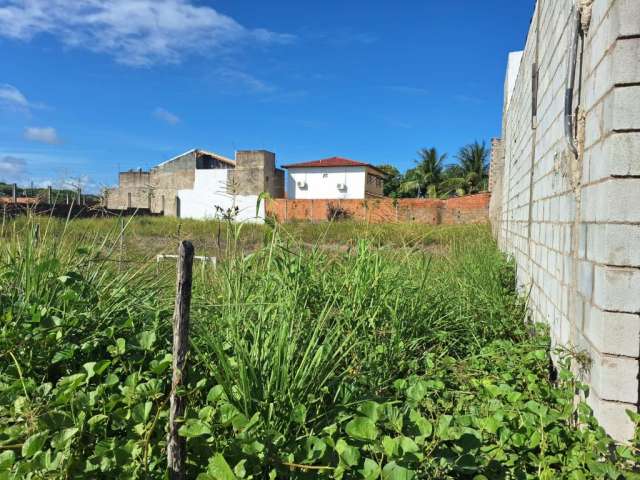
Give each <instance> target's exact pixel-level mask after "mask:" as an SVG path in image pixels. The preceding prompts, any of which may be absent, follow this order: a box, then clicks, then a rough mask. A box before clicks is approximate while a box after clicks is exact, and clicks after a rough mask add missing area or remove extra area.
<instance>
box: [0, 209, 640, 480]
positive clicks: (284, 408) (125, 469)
mask: <svg viewBox="0 0 640 480" xmlns="http://www.w3.org/2000/svg"><path fill="white" fill-rule="evenodd" d="M36 220H37V221H38V222H39V223H40V238H39V240H38V241H37V242H36V240H35V236H34V229H35V225H34V219H24V218H22V219H18V220H17V221H16V222H10V223H6V224H5V225H4V226H3V229H2V232H1V234H0V235H1V236H2V244H1V245H0V329H1V330H0V358H1V359H2V360H1V361H0V479H5V478H6V479H13V478H15V479H18V478H56V479H58V478H86V479H89V478H91V479H93V478H123V479H124V478H154V479H156V478H157V479H160V478H164V473H165V472H164V469H165V464H166V460H165V457H164V455H165V452H164V450H163V449H164V447H165V446H166V428H167V417H168V405H167V400H168V395H169V390H170V375H171V372H170V362H171V356H170V348H171V312H172V308H173V307H172V302H173V295H174V288H175V287H174V285H175V284H174V282H175V278H174V276H175V269H174V267H173V266H172V265H171V264H169V263H167V264H163V265H162V267H161V268H157V267H156V265H155V263H154V262H153V255H154V254H155V253H160V252H165V253H166V252H170V251H172V250H175V248H176V247H177V240H178V238H181V237H188V238H192V239H193V240H194V242H195V243H196V246H197V249H198V253H199V254H202V253H208V254H215V255H217V256H219V257H220V259H221V261H220V263H219V266H218V269H217V270H212V269H210V268H202V269H197V270H196V272H197V275H196V277H195V279H194V298H193V304H192V315H191V323H192V335H191V353H190V355H189V358H188V362H189V365H190V367H189V373H188V378H187V380H188V383H187V386H186V388H185V390H184V391H182V392H181V394H183V395H185V396H186V398H187V404H188V409H187V413H186V418H185V419H184V425H183V427H182V429H181V433H182V435H183V436H184V437H186V438H187V445H188V458H189V466H188V468H189V478H196V477H198V478H199V479H200V480H206V479H224V480H226V479H233V478H246V479H249V478H253V479H262V478H295V479H302V478H345V479H346V478H362V479H376V478H383V479H410V478H444V479H447V478H451V479H453V478H455V479H458V478H460V479H463V478H475V479H478V480H481V479H483V478H491V479H493V478H505V479H507V478H594V479H595V478H613V479H618V478H638V476H637V469H638V462H637V452H638V450H637V448H638V445H639V442H638V440H636V442H635V443H634V444H632V445H629V446H626V447H621V446H616V445H615V444H614V442H613V441H612V440H611V439H610V438H608V437H607V436H606V434H605V433H604V431H603V430H602V429H601V428H600V427H599V426H598V425H597V422H596V421H595V419H594V418H593V416H592V414H591V412H590V410H589V408H588V407H587V406H586V405H585V404H583V403H576V402H575V401H574V400H575V394H576V393H577V392H582V391H584V387H583V386H582V385H580V384H579V382H577V381H576V380H575V379H574V378H573V376H572V375H571V373H570V372H569V370H568V369H567V368H563V369H562V370H561V375H560V380H559V383H558V385H556V386H554V385H551V384H550V383H549V381H548V380H547V378H546V376H547V367H548V358H549V351H548V339H547V338H546V337H545V336H540V337H531V336H530V335H529V333H528V331H529V328H528V327H527V325H526V324H525V322H524V318H525V312H524V307H523V302H522V299H521V298H519V297H518V295H517V294H516V293H515V292H514V290H513V286H514V284H515V279H514V273H513V269H512V266H511V265H510V264H509V263H508V262H507V261H506V260H505V259H504V257H503V256H502V255H501V254H500V253H499V252H498V250H497V249H496V248H495V245H494V243H493V241H492V239H491V237H490V234H489V231H488V228H486V227H477V226H473V227H471V226H462V227H450V228H449V227H437V228H436V227H429V226H420V225H384V226H371V225H366V224H354V223H336V224H318V225H304V224H296V225H287V226H284V227H280V226H268V225H267V226H255V225H244V226H242V227H238V226H231V225H227V224H221V223H216V222H178V221H177V220H171V219H164V218H154V219H147V218H134V219H131V220H130V221H128V224H127V228H126V232H127V234H126V243H125V248H124V251H125V252H124V253H125V255H124V258H125V260H127V261H126V262H123V263H120V262H119V260H120V245H119V238H118V234H119V219H109V220H96V219H93V220H81V221H73V222H70V223H65V222H59V221H49V220H47V219H36ZM178 225H180V227H179V228H180V232H179V233H178ZM568 360H571V359H570V358H569V359H568ZM567 366H568V364H567ZM634 418H635V417H634ZM578 425H580V426H581V428H578ZM634 449H635V450H634ZM634 469H635V470H634ZM634 472H636V473H634ZM634 475H635V477H634Z"/></svg>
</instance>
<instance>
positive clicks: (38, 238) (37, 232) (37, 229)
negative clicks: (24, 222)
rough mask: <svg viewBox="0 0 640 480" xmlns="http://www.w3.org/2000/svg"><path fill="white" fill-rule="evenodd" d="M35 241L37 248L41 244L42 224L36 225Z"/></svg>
mask: <svg viewBox="0 0 640 480" xmlns="http://www.w3.org/2000/svg"><path fill="white" fill-rule="evenodd" d="M33 240H34V242H35V244H36V246H37V245H38V244H39V243H40V224H38V223H36V224H35V225H34V229H33Z"/></svg>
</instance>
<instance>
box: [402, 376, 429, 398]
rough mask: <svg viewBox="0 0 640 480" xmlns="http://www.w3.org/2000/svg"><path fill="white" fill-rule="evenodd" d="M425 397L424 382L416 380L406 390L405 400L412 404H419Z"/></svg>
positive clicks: (425, 388)
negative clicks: (410, 401) (412, 402)
mask: <svg viewBox="0 0 640 480" xmlns="http://www.w3.org/2000/svg"><path fill="white" fill-rule="evenodd" d="M426 395H427V385H426V384H425V382H424V381H422V380H418V381H416V382H415V383H414V384H413V385H411V386H410V387H409V388H407V398H408V399H409V400H412V401H414V402H416V403H417V402H420V401H421V400H422V399H423V398H424V397H425V396H426Z"/></svg>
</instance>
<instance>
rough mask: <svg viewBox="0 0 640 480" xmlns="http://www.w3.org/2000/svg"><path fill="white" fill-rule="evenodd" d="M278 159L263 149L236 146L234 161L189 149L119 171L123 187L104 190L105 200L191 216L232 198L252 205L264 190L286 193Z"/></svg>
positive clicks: (111, 205)
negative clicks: (157, 162) (153, 164)
mask: <svg viewBox="0 0 640 480" xmlns="http://www.w3.org/2000/svg"><path fill="white" fill-rule="evenodd" d="M275 164H276V158H275V154H273V153H271V152H267V151H265V150H244V151H238V152H236V159H235V160H232V159H230V158H227V157H224V156H222V155H219V154H217V153H213V152H207V151H204V150H190V151H188V152H186V153H183V154H181V155H178V156H177V157H174V158H172V159H170V160H167V161H166V162H163V163H161V164H160V165H158V166H156V167H154V168H152V169H151V170H150V171H142V170H137V171H129V172H121V173H120V174H119V186H118V187H116V188H112V189H109V190H107V191H106V192H105V205H106V207H107V208H111V209H120V210H124V209H131V208H134V209H135V208H141V209H148V210H149V211H150V212H151V213H156V214H162V215H167V216H175V217H189V218H206V217H210V216H213V212H214V209H215V207H216V206H224V207H225V208H226V207H228V206H229V205H228V204H229V202H230V201H232V203H233V202H235V204H236V205H240V204H242V205H244V206H245V207H246V208H247V209H250V208H251V204H252V202H255V200H256V198H257V196H258V195H260V194H261V193H262V192H267V193H268V194H269V195H270V196H272V197H274V198H281V197H284V171H283V170H280V169H278V168H276V166H275ZM254 197H255V198H254Z"/></svg>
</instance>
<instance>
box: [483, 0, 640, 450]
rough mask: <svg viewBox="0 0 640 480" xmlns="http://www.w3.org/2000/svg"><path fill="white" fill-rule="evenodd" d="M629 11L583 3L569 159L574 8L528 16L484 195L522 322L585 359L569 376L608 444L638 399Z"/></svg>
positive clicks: (639, 321) (638, 185) (638, 177)
mask: <svg viewBox="0 0 640 480" xmlns="http://www.w3.org/2000/svg"><path fill="white" fill-rule="evenodd" d="M582 3H583V4H584V3H585V2H582ZM638 3H639V2H638V0H595V1H594V2H593V11H592V14H593V15H592V17H591V23H590V26H589V29H588V32H587V34H586V36H585V39H584V51H583V52H580V53H581V55H579V59H581V60H580V61H579V62H578V66H577V70H578V72H577V75H576V91H575V93H576V95H575V98H574V108H576V107H577V108H579V114H578V115H577V116H576V118H578V119H580V118H583V119H584V126H582V127H580V128H578V129H577V130H578V136H579V138H580V141H579V142H578V143H577V145H578V150H579V155H578V158H575V156H574V155H573V154H572V153H570V152H569V151H568V149H567V146H566V143H565V139H564V128H563V121H564V94H565V83H564V82H565V75H566V68H567V51H568V48H567V47H568V45H569V41H570V28H569V27H570V25H571V20H570V15H571V10H572V7H573V4H574V2H573V0H544V1H538V2H537V9H538V10H537V11H536V13H537V15H539V17H537V18H539V24H540V29H539V32H538V31H537V28H536V25H537V23H538V20H537V19H536V17H534V21H533V22H532V24H531V28H530V31H529V37H528V40H527V45H526V49H525V52H524V56H523V58H522V62H521V64H520V69H519V74H518V76H517V80H516V81H515V84H514V85H513V86H511V85H510V84H509V80H507V82H506V89H507V91H506V93H505V100H506V105H505V116H504V125H503V132H502V138H503V144H504V155H505V157H504V172H503V178H502V181H501V182H500V181H499V180H498V179H496V188H501V189H502V194H501V195H494V197H493V198H492V201H494V200H495V201H499V202H500V205H498V207H499V208H498V210H501V218H500V221H499V225H498V230H499V238H498V239H499V243H500V246H501V247H502V248H503V249H504V250H506V251H507V252H509V253H510V254H511V255H512V256H513V258H514V260H515V262H516V264H517V269H518V283H519V286H520V288H521V290H522V291H523V292H525V293H527V294H529V306H530V309H531V315H532V318H533V320H535V321H538V322H544V323H547V324H548V325H549V327H550V331H551V336H552V340H553V343H554V345H563V346H569V347H572V348H575V349H576V350H577V351H582V352H585V353H587V354H588V356H589V358H590V364H589V365H587V367H588V368H587V369H585V370H583V371H581V372H580V373H581V375H583V378H582V379H583V380H584V381H585V382H586V383H588V384H589V386H590V392H589V397H588V399H587V401H588V403H589V404H590V405H591V407H592V408H593V410H594V412H595V415H596V417H597V418H598V420H599V421H600V422H601V424H602V426H603V427H604V428H605V429H606V430H607V431H608V432H609V433H610V434H611V435H613V436H614V437H615V438H617V439H619V440H627V439H630V438H631V437H632V436H633V431H634V426H633V423H632V422H631V420H630V419H629V417H628V416H627V415H626V413H625V411H626V410H632V411H638V407H639V401H640V398H639V392H640V388H639V387H640V385H639V384H638V377H639V375H638V373H639V365H640V315H639V312H640V255H639V254H638V252H640V208H639V207H638V206H639V205H640V115H639V114H638V112H640V69H638V65H639V62H638V59H639V58H640V8H638ZM537 47H538V48H537ZM534 64H538V65H539V69H540V70H539V72H540V74H539V90H538V97H537V99H538V101H537V119H534V118H533V115H532V113H533V112H532V84H531V83H532V74H531V72H532V69H533V65H534ZM509 67H510V70H511V68H512V63H511V61H510V63H509ZM510 88H513V93H512V94H510V92H509V90H510ZM494 191H495V189H494Z"/></svg>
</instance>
